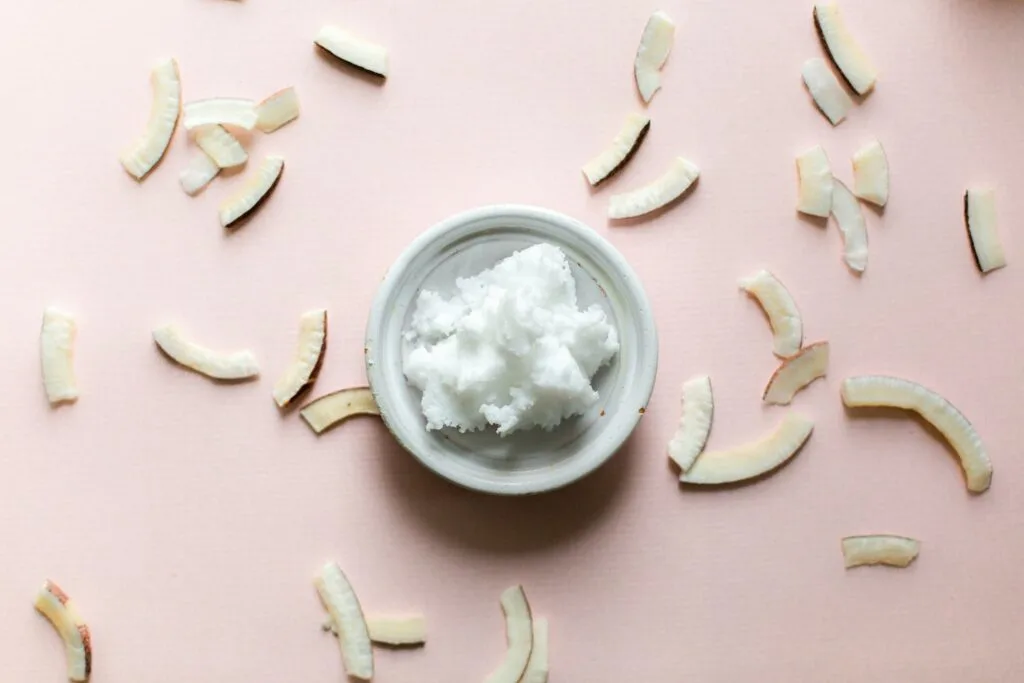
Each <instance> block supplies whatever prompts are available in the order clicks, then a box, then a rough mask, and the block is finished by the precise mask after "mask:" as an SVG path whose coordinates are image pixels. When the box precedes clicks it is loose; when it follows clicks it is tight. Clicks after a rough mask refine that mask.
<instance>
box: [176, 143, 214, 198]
mask: <svg viewBox="0 0 1024 683" xmlns="http://www.w3.org/2000/svg"><path fill="white" fill-rule="evenodd" d="M218 173H220V166H218V165H217V162H215V161H214V160H213V159H211V158H210V157H209V156H207V154H206V152H198V153H197V154H195V155H194V156H193V157H192V160H191V161H189V162H188V166H186V167H185V168H184V169H183V170H182V171H181V173H179V174H178V180H179V182H181V189H183V190H184V191H185V194H187V195H189V196H192V195H195V194H197V193H198V192H199V191H200V190H202V189H203V188H204V187H206V186H207V185H209V184H210V183H211V182H212V181H213V179H214V178H216V177H217V174H218Z"/></svg>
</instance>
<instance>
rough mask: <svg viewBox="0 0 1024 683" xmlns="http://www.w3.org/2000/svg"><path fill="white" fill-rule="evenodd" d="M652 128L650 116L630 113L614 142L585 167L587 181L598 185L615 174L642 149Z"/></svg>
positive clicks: (584, 172) (584, 173)
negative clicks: (641, 146)
mask: <svg viewBox="0 0 1024 683" xmlns="http://www.w3.org/2000/svg"><path fill="white" fill-rule="evenodd" d="M650 128H651V119H650V118H648V117H647V116H644V115H643V114H630V115H629V116H628V117H627V118H626V122H625V123H624V124H623V125H622V128H621V129H620V130H619V133H618V135H616V136H615V139H614V140H612V144H611V145H609V146H608V147H607V148H606V149H605V150H604V151H602V152H601V153H600V154H598V155H597V156H596V157H594V158H593V159H591V160H590V161H588V162H587V163H586V165H585V166H584V167H583V175H585V176H586V177H587V182H589V183H590V184H591V185H593V186H595V187H596V186H597V185H599V184H601V183H602V182H604V181H605V180H607V179H608V178H610V177H612V176H613V175H615V173H616V172H617V171H618V170H619V169H621V168H622V167H623V166H625V165H626V163H627V162H629V160H630V159H632V158H633V155H634V154H636V151H637V150H638V149H640V144H641V143H642V142H643V141H644V138H645V137H647V131H648V130H650Z"/></svg>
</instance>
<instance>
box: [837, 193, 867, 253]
mask: <svg viewBox="0 0 1024 683" xmlns="http://www.w3.org/2000/svg"><path fill="white" fill-rule="evenodd" d="M832 215H833V216H835V219H836V224H837V225H838V226H839V232H840V234H841V235H842V236H843V260H844V261H846V265H847V266H849V268H850V270H853V271H855V272H858V273H863V272H864V270H865V269H866V268H867V267H868V228H867V224H866V223H865V222H864V214H863V212H862V211H861V208H860V202H858V201H857V198H856V197H855V196H854V195H853V193H852V192H850V188H848V187H846V185H844V184H843V182H842V181H841V180H839V179H838V178H835V179H833V185H832Z"/></svg>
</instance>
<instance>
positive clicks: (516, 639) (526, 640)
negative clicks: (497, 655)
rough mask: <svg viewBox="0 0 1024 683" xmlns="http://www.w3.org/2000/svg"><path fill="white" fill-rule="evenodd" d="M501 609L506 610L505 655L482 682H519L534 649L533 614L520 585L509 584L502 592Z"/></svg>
mask: <svg viewBox="0 0 1024 683" xmlns="http://www.w3.org/2000/svg"><path fill="white" fill-rule="evenodd" d="M501 610H502V612H504V613H505V638H506V640H507V641H508V648H507V650H506V651H505V658H504V659H503V660H502V662H501V664H500V665H499V666H498V668H497V669H495V670H494V671H493V672H492V673H491V675H490V676H488V677H487V678H486V679H485V683H519V681H520V680H521V679H522V677H523V674H524V673H525V672H526V665H527V664H529V662H530V654H531V653H532V652H533V615H532V614H531V613H530V603H529V602H527V600H526V593H525V592H524V591H523V587H522V586H512V587H511V588H507V589H505V591H504V592H503V593H502V594H501Z"/></svg>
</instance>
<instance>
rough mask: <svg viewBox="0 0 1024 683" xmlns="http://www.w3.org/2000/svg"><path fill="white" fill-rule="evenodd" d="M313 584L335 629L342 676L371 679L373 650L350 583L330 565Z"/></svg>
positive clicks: (333, 564)
mask: <svg viewBox="0 0 1024 683" xmlns="http://www.w3.org/2000/svg"><path fill="white" fill-rule="evenodd" d="M313 583H314V585H315V586H316V591H317V593H318V594H319V595H320V601H321V602H323V604H324V607H325V608H326V609H327V613H328V614H330V615H331V620H332V621H333V622H334V626H335V627H336V628H337V633H338V645H339V647H340V648H341V661H342V663H343V664H344V665H345V673H347V674H348V675H349V676H350V677H352V678H358V679H361V680H364V681H368V680H370V679H371V678H373V647H372V646H371V644H370V633H369V629H368V628H367V625H366V619H364V618H363V608H362V607H360V605H359V598H358V597H356V592H355V590H353V589H352V584H351V583H349V581H348V578H347V577H346V576H345V573H344V572H343V571H341V567H339V566H338V565H337V564H336V563H334V562H328V563H327V564H325V565H324V567H323V569H321V570H320V573H319V574H318V575H317V577H316V578H315V579H314V580H313Z"/></svg>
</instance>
